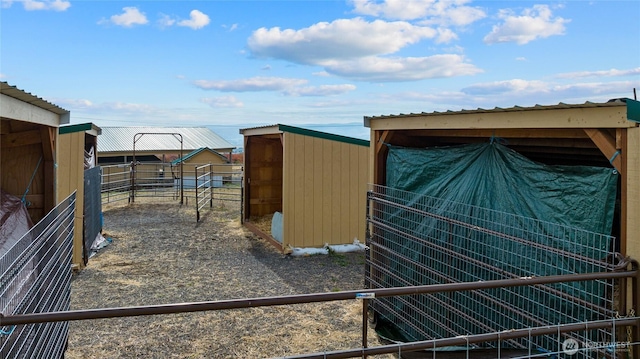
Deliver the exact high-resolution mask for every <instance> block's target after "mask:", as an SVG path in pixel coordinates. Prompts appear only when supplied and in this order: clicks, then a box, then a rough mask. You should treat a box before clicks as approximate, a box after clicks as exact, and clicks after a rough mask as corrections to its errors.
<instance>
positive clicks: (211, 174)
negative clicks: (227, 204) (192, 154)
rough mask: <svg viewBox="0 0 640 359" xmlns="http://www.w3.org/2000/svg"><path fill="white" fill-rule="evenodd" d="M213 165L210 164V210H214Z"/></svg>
mask: <svg viewBox="0 0 640 359" xmlns="http://www.w3.org/2000/svg"><path fill="white" fill-rule="evenodd" d="M213 188H214V186H213V165H212V164H211V163H209V208H213Z"/></svg>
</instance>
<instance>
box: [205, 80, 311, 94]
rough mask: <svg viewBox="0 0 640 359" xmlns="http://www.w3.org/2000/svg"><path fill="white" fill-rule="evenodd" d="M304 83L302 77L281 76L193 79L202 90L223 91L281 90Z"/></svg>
mask: <svg viewBox="0 0 640 359" xmlns="http://www.w3.org/2000/svg"><path fill="white" fill-rule="evenodd" d="M306 83H307V80H304V79H291V78H282V77H252V78H248V79H240V80H220V81H209V80H197V81H194V85H195V86H196V87H199V88H201V89H203V90H217V91H223V92H245V91H283V90H286V89H288V88H292V87H295V86H301V85H304V84H306Z"/></svg>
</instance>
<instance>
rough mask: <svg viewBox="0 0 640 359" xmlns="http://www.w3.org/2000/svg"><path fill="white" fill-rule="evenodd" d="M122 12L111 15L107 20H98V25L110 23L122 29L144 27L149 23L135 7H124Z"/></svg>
mask: <svg viewBox="0 0 640 359" xmlns="http://www.w3.org/2000/svg"><path fill="white" fill-rule="evenodd" d="M122 10H123V11H124V12H123V13H122V14H120V15H113V16H111V17H110V18H109V20H100V21H99V22H98V23H100V24H103V23H112V24H114V25H118V26H123V27H132V26H134V25H145V24H147V23H148V22H149V20H147V16H146V15H145V14H144V13H143V12H140V10H138V8H136V7H130V6H129V7H124V8H122Z"/></svg>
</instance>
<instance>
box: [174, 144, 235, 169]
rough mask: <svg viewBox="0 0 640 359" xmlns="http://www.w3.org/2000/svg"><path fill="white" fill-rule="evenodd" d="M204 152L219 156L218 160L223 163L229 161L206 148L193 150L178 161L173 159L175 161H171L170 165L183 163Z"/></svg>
mask: <svg viewBox="0 0 640 359" xmlns="http://www.w3.org/2000/svg"><path fill="white" fill-rule="evenodd" d="M204 151H209V152H211V153H213V154H215V155H218V156H220V158H222V159H224V160H225V161H227V162H228V160H229V159H228V158H226V157H225V156H223V155H221V154H220V153H218V152H216V151H214V150H212V149H210V148H207V147H201V148H198V149H197V150H194V151H191V152H189V153H187V154H186V155H184V157H182V158H178V159H175V160H173V161H171V164H172V165H177V164H178V163H180V162H183V161H187V160H189V159H190V158H192V157H195V156H196V155H197V154H199V153H201V152H204Z"/></svg>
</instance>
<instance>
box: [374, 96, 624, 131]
mask: <svg viewBox="0 0 640 359" xmlns="http://www.w3.org/2000/svg"><path fill="white" fill-rule="evenodd" d="M626 101H627V99H626V98H622V99H612V100H609V101H607V102H589V101H587V102H585V103H581V104H566V103H563V102H560V103H558V104H557V105H535V106H530V107H522V106H513V107H506V108H502V107H494V108H492V109H484V108H477V109H475V110H459V111H444V112H439V111H434V112H421V113H409V114H403V113H401V114H397V115H380V116H365V117H364V122H365V126H366V125H367V123H368V121H369V120H373V119H388V118H399V117H416V116H442V115H460V114H472V113H492V112H516V111H539V110H558V109H571V108H594V107H617V106H626Z"/></svg>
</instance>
